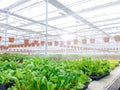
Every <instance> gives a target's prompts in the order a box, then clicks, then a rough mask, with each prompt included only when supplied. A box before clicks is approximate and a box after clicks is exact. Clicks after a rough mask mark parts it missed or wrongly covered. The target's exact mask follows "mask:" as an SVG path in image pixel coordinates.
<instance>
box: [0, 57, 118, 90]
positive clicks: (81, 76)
mask: <svg viewBox="0 0 120 90" xmlns="http://www.w3.org/2000/svg"><path fill="white" fill-rule="evenodd" d="M118 64H119V61H111V60H92V59H91V58H88V57H83V59H82V60H72V61H71V60H52V59H49V58H34V57H32V58H24V60H23V62H22V63H18V62H16V61H14V60H11V61H8V60H2V61H0V83H1V84H5V85H6V84H8V83H9V84H11V83H12V85H13V86H12V87H10V88H8V90H83V89H84V88H85V85H86V84H87V83H89V82H91V81H92V79H91V77H90V76H100V75H104V74H105V73H106V72H110V71H111V70H112V69H113V68H114V67H115V66H116V65H118ZM6 89H7V88H6Z"/></svg>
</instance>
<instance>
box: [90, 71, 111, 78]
mask: <svg viewBox="0 0 120 90" xmlns="http://www.w3.org/2000/svg"><path fill="white" fill-rule="evenodd" d="M109 74H110V73H109V72H107V73H106V74H104V75H100V76H92V75H91V76H90V78H91V79H92V80H100V79H101V78H103V77H105V76H108V75H109Z"/></svg>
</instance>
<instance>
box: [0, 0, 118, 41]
mask: <svg viewBox="0 0 120 90" xmlns="http://www.w3.org/2000/svg"><path fill="white" fill-rule="evenodd" d="M119 9H120V0H48V39H53V40H54V39H61V36H62V35H66V34H67V35H68V34H70V35H73V38H76V37H77V38H91V37H94V38H100V37H113V36H115V35H120V10H119ZM0 27H1V28H0V35H2V36H3V37H4V36H5V34H7V37H10V36H14V37H16V36H17V38H20V37H21V38H23V39H24V38H31V39H32V38H33V37H34V38H40V39H44V38H45V36H46V0H0Z"/></svg>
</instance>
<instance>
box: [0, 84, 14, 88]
mask: <svg viewBox="0 0 120 90" xmlns="http://www.w3.org/2000/svg"><path fill="white" fill-rule="evenodd" d="M13 85H14V82H10V83H6V84H0V90H7V89H8V88H10V87H11V86H13Z"/></svg>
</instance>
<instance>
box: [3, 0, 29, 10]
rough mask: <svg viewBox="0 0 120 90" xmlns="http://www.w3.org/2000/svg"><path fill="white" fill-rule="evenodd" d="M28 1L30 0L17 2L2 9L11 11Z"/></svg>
mask: <svg viewBox="0 0 120 90" xmlns="http://www.w3.org/2000/svg"><path fill="white" fill-rule="evenodd" d="M28 1H30V0H19V1H18V2H16V3H14V4H12V5H10V6H8V7H6V8H4V10H11V9H13V8H15V7H18V6H20V5H22V4H24V3H26V2H28Z"/></svg>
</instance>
